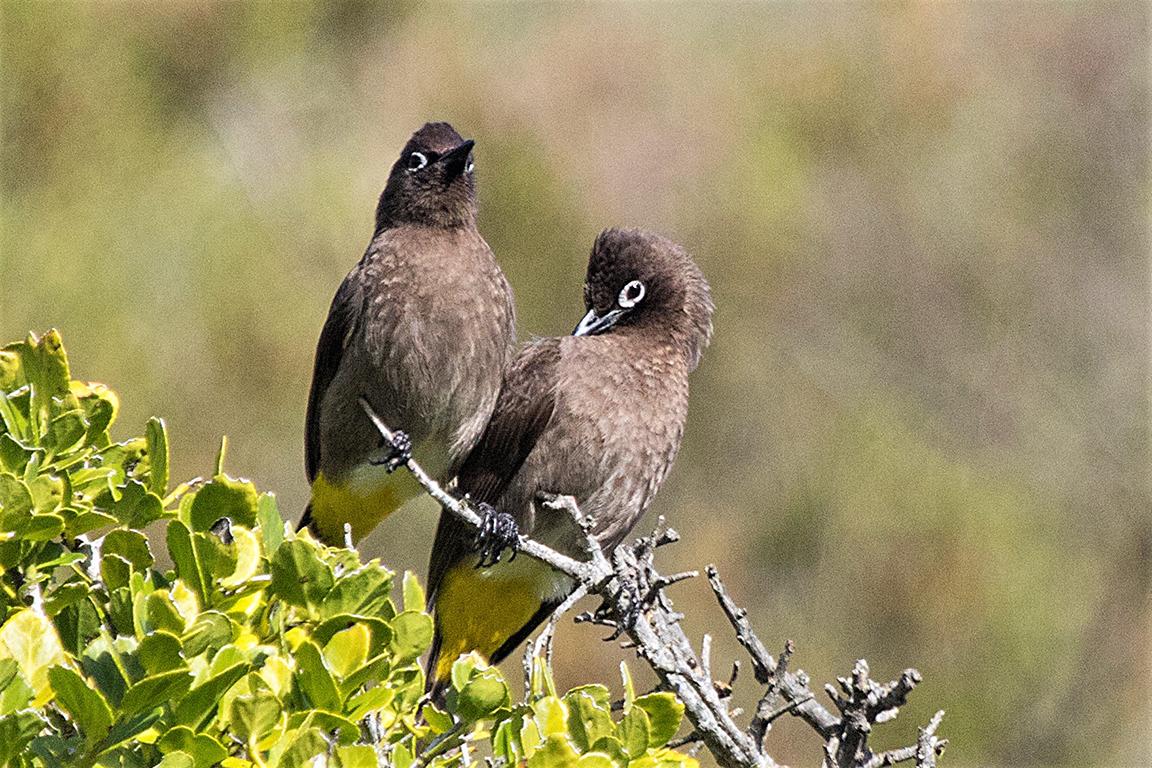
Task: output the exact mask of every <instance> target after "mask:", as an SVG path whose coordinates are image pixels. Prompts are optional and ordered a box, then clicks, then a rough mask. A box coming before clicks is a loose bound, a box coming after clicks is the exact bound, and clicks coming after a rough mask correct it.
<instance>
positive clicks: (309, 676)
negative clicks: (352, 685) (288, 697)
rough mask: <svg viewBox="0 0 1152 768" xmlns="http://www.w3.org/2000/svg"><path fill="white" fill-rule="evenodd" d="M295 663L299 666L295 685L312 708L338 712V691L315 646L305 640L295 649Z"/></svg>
mask: <svg viewBox="0 0 1152 768" xmlns="http://www.w3.org/2000/svg"><path fill="white" fill-rule="evenodd" d="M296 663H297V664H298V665H299V669H298V670H297V673H296V684H297V685H298V686H299V687H300V690H301V691H303V692H304V695H305V696H307V697H308V700H309V701H311V702H312V706H314V707H317V708H319V709H327V710H331V711H333V712H339V711H340V709H341V704H342V702H341V698H340V690H339V689H338V688H337V687H336V681H335V680H333V679H332V673H331V672H330V671H329V670H328V667H327V666H325V664H324V657H323V655H322V654H321V653H320V649H319V648H318V647H317V646H316V644H315V643H313V642H312V641H311V640H305V641H304V642H303V643H302V644H301V645H300V647H299V648H297V649H296Z"/></svg>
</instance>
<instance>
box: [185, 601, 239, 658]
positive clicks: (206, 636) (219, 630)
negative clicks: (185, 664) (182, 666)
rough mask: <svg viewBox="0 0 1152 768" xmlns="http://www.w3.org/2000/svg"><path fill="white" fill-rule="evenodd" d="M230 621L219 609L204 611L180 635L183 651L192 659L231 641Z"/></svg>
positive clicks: (214, 650)
mask: <svg viewBox="0 0 1152 768" xmlns="http://www.w3.org/2000/svg"><path fill="white" fill-rule="evenodd" d="M232 638H233V631H232V622H231V621H230V620H229V619H228V617H227V616H225V615H224V614H222V613H220V612H219V611H204V612H203V613H201V614H200V615H199V616H197V617H196V621H194V622H192V626H191V627H189V628H188V631H187V632H185V633H184V634H183V635H182V636H181V641H182V642H183V644H184V653H185V654H187V656H188V658H189V659H193V658H195V657H197V656H199V655H200V654H202V653H214V652H216V651H218V650H219V649H221V648H223V647H224V646H225V645H226V644H228V643H230V642H232Z"/></svg>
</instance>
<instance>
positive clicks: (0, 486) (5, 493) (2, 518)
mask: <svg viewBox="0 0 1152 768" xmlns="http://www.w3.org/2000/svg"><path fill="white" fill-rule="evenodd" d="M31 514H32V493H31V491H29V490H28V486H26V485H25V484H24V481H23V480H20V479H19V478H16V477H13V476H12V475H10V474H8V473H7V472H3V473H0V531H18V530H20V529H21V528H22V527H23V525H24V523H25V520H26V519H27V517H28V516H29V515H31Z"/></svg>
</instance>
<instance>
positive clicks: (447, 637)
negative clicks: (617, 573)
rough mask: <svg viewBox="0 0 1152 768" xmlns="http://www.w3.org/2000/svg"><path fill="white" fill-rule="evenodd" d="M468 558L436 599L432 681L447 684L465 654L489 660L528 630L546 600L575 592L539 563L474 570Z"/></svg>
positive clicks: (451, 573)
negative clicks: (437, 651)
mask: <svg viewBox="0 0 1152 768" xmlns="http://www.w3.org/2000/svg"><path fill="white" fill-rule="evenodd" d="M475 562H476V561H475V558H474V557H469V558H466V559H465V560H464V561H463V562H461V563H459V564H457V565H455V566H453V567H452V569H451V570H449V571H448V572H447V573H446V574H445V575H444V581H443V582H442V583H441V585H440V589H439V591H438V593H437V596H436V629H437V632H438V633H439V634H440V638H441V640H440V655H439V657H438V658H437V659H436V668H435V669H434V670H433V678H434V679H435V680H436V681H444V680H447V679H448V677H449V676H450V675H451V672H452V664H453V662H455V661H456V659H457V658H459V656H460V655H461V654H463V653H468V652H469V651H476V652H477V653H479V654H480V655H481V656H483V657H484V658H485V659H488V658H490V657H491V656H492V654H493V653H495V652H496V651H497V650H499V648H500V646H502V645H504V643H505V642H507V641H508V639H509V638H511V637H512V636H513V635H515V634H516V633H517V632H519V631H520V630H521V629H523V628H524V625H526V624H527V623H528V622H529V621H530V620H531V619H532V617H533V616H535V615H536V612H537V611H538V610H540V606H541V605H542V604H543V602H544V601H545V600H546V599H553V600H554V599H556V598H557V597H562V596H563V595H564V594H567V592H568V590H569V589H570V588H571V587H570V586H569V585H568V583H567V582H566V580H565V579H566V577H564V576H562V575H560V574H557V573H556V572H555V571H553V570H552V569H551V568H550V567H549V566H547V565H545V564H544V563H541V562H540V561H539V560H533V559H532V558H529V557H525V556H523V555H521V556H520V557H518V558H516V560H514V561H512V562H510V563H508V562H505V563H498V564H497V565H495V566H493V567H491V568H475V567H474V566H475Z"/></svg>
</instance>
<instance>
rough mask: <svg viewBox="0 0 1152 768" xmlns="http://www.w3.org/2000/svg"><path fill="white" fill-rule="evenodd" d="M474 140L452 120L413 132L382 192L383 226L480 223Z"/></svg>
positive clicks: (380, 226) (380, 217)
mask: <svg viewBox="0 0 1152 768" xmlns="http://www.w3.org/2000/svg"><path fill="white" fill-rule="evenodd" d="M474 143H475V142H473V141H472V140H471V139H467V140H465V139H464V138H463V137H461V136H460V134H459V133H457V132H456V129H454V128H453V127H452V126H451V125H449V124H448V123H427V124H425V125H424V127H423V128H421V129H420V130H418V131H416V133H414V134H412V138H410V139H409V140H408V143H407V144H405V145H404V150H403V151H402V152H401V153H400V159H399V160H397V161H396V163H395V165H393V166H392V172H391V173H389V174H388V184H387V186H385V187H384V193H383V194H382V195H380V204H379V205H378V206H377V208H376V228H377V230H380V229H384V228H385V227H389V226H395V225H396V224H421V225H425V226H432V227H458V226H462V225H466V224H472V223H475V221H476V182H475V177H474V175H473V169H474V167H475V162H474V160H473V157H472V146H473V144H474Z"/></svg>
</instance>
